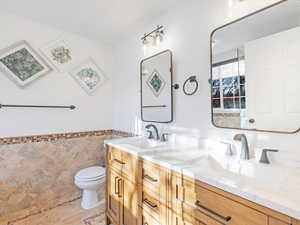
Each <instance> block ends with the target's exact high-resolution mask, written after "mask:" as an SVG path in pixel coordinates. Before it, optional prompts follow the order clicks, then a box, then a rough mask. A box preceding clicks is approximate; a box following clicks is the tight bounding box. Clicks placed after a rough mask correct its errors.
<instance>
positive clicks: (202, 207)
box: [195, 200, 231, 222]
mask: <svg viewBox="0 0 300 225" xmlns="http://www.w3.org/2000/svg"><path fill="white" fill-rule="evenodd" d="M195 205H196V206H197V207H198V208H200V209H202V210H205V211H207V212H209V213H211V214H213V215H215V216H216V217H218V218H220V219H221V220H223V221H225V222H228V221H230V220H231V217H230V216H226V217H224V216H221V215H220V214H218V213H216V212H214V211H212V210H211V209H208V208H206V207H205V206H203V205H201V203H200V201H199V200H197V201H196V203H195Z"/></svg>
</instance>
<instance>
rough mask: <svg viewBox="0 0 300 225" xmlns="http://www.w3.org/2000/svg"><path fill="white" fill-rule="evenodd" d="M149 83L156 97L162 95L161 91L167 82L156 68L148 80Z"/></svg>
mask: <svg viewBox="0 0 300 225" xmlns="http://www.w3.org/2000/svg"><path fill="white" fill-rule="evenodd" d="M147 84H148V86H149V88H150V89H151V91H152V92H153V94H154V95H155V96H156V97H158V96H159V95H160V93H161V92H162V90H163V89H164V87H165V85H166V82H165V80H164V79H163V78H162V76H161V75H160V73H159V72H158V71H157V70H156V69H154V71H153V72H152V74H151V76H150V77H149V78H148V80H147Z"/></svg>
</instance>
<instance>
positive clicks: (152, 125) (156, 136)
mask: <svg viewBox="0 0 300 225" xmlns="http://www.w3.org/2000/svg"><path fill="white" fill-rule="evenodd" d="M151 127H152V128H153V130H154V132H155V139H156V140H159V134H158V129H157V127H156V126H155V125H154V124H148V125H147V126H146V129H150V128H151ZM149 133H151V132H149ZM152 138H153V136H152Z"/></svg>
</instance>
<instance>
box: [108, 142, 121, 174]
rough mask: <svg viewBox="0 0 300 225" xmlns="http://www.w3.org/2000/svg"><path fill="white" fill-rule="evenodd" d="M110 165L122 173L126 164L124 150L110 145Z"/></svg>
mask: <svg viewBox="0 0 300 225" xmlns="http://www.w3.org/2000/svg"><path fill="white" fill-rule="evenodd" d="M108 165H109V166H110V167H112V168H113V169H114V170H116V171H117V172H119V173H121V171H122V167H123V165H124V162H123V159H122V151H120V150H119V149H116V148H113V147H109V149H108Z"/></svg>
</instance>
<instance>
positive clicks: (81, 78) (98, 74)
mask: <svg viewBox="0 0 300 225" xmlns="http://www.w3.org/2000/svg"><path fill="white" fill-rule="evenodd" d="M70 75H71V76H72V77H73V78H74V79H75V81H76V82H77V83H78V84H79V86H80V87H81V88H82V89H83V90H84V91H85V92H86V93H87V94H89V95H91V94H92V93H94V92H95V91H96V90H97V89H98V88H99V87H100V86H101V85H103V84H104V83H105V82H106V81H107V77H106V76H105V74H104V72H103V70H102V69H101V68H99V67H98V66H97V64H96V63H95V61H94V60H93V59H91V58H89V59H87V60H85V61H83V62H82V63H81V64H79V65H78V66H77V67H75V68H74V69H73V70H72V71H71V72H70ZM85 77H86V79H85Z"/></svg>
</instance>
